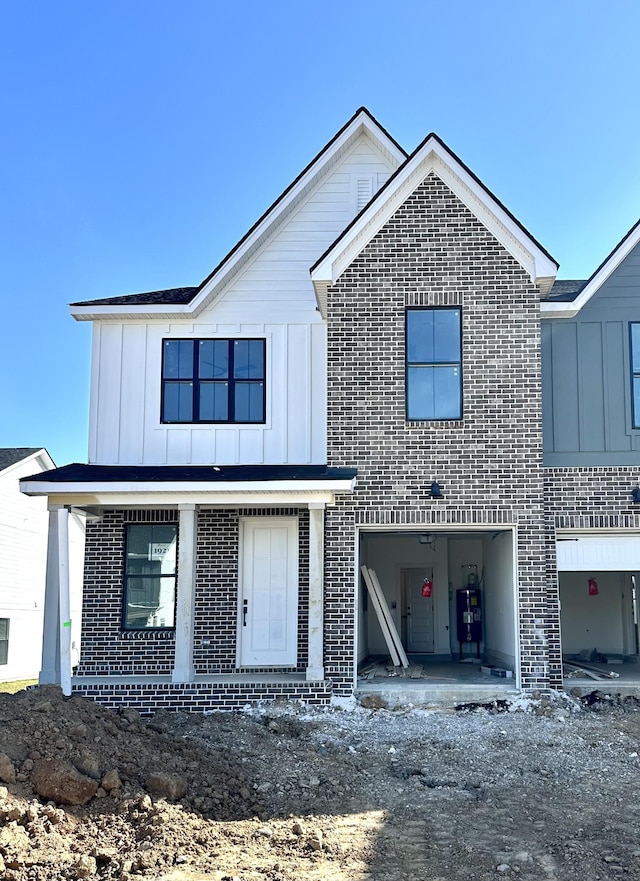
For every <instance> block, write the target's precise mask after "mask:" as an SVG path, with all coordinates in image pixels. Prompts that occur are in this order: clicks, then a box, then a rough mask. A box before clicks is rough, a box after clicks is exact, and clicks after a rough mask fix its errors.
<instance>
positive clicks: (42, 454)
mask: <svg viewBox="0 0 640 881" xmlns="http://www.w3.org/2000/svg"><path fill="white" fill-rule="evenodd" d="M36 459H41V464H42V465H43V466H44V467H43V468H42V471H52V470H53V469H54V468H55V467H56V465H55V462H54V461H53V459H52V458H51V456H50V455H49V453H47V451H46V450H45V448H44V447H40V449H39V450H36V451H35V453H31V454H30V455H29V456H25V457H24V459H18V461H17V462H14V463H13V465H7V467H6V468H0V474H7V473H8V472H9V471H12V470H13V469H14V468H17V467H18V466H19V465H24V464H25V462H35V460H36Z"/></svg>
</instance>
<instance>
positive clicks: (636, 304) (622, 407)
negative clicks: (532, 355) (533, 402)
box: [542, 245, 640, 467]
mask: <svg viewBox="0 0 640 881" xmlns="http://www.w3.org/2000/svg"><path fill="white" fill-rule="evenodd" d="M633 321H640V245H639V246H636V248H634V250H633V251H632V252H631V253H630V254H629V256H628V257H627V259H626V260H625V261H624V263H622V265H621V266H620V267H618V269H617V270H616V271H615V272H614V273H612V275H611V277H610V278H609V279H608V280H607V281H606V282H605V283H604V284H603V286H602V287H601V289H600V290H599V291H598V292H597V294H595V296H594V297H593V299H592V300H591V301H590V302H589V303H588V304H587V305H586V306H584V307H583V309H582V310H581V311H580V313H579V314H578V315H577V316H576V317H575V318H573V319H555V320H551V319H544V320H543V321H542V378H543V387H542V404H543V408H542V414H543V429H544V464H545V465H547V466H558V467H562V466H564V467H571V466H581V465H583V466H586V467H589V466H599V465H600V466H604V465H631V464H636V463H637V462H638V451H640V430H639V429H633V428H632V421H631V362H630V352H629V323H630V322H633Z"/></svg>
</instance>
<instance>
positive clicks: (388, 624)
mask: <svg viewBox="0 0 640 881" xmlns="http://www.w3.org/2000/svg"><path fill="white" fill-rule="evenodd" d="M360 569H361V571H362V574H363V575H364V578H365V582H366V583H367V587H368V588H369V582H370V583H371V587H370V588H369V593H370V594H371V597H372V599H373V604H374V607H375V609H376V614H377V615H378V620H379V621H380V626H381V627H382V628H383V633H384V634H386V633H388V634H389V638H390V640H391V642H392V644H393V647H394V651H395V657H397V658H398V660H397V662H396V660H395V658H394V654H393V653H391V658H392V660H393V662H394V664H396V666H399V665H402V666H403V667H408V666H409V659H408V658H407V655H406V652H405V650H404V648H403V645H402V640H401V639H400V635H399V633H398V631H397V630H396V625H395V623H394V620H393V618H392V617H391V612H390V611H389V607H388V605H387V601H386V599H385V597H384V593H383V592H382V588H381V587H380V582H379V581H378V576H377V575H376V573H375V572H374V571H373V569H367V567H366V566H361V567H360ZM365 573H366V574H365ZM374 597H375V599H374ZM378 609H379V610H380V612H378ZM380 616H382V619H384V626H383V622H382V620H381V617H380ZM385 641H387V637H386V635H385ZM387 647H389V642H387Z"/></svg>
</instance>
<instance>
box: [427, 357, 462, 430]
mask: <svg viewBox="0 0 640 881" xmlns="http://www.w3.org/2000/svg"><path fill="white" fill-rule="evenodd" d="M433 391H434V402H433V409H434V419H459V418H460V416H461V415H462V413H461V409H460V368H459V367H436V368H434V371H433Z"/></svg>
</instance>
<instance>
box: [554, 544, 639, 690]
mask: <svg viewBox="0 0 640 881" xmlns="http://www.w3.org/2000/svg"><path fill="white" fill-rule="evenodd" d="M556 549H557V566H558V583H559V592H560V630H561V639H562V656H563V665H564V680H565V685H575V684H576V683H577V681H578V680H580V682H581V683H582V682H583V681H584V682H586V683H587V684H588V685H589V686H590V687H591V688H593V687H595V683H594V680H596V681H597V682H598V686H597V687H598V688H600V687H601V685H602V686H609V688H608V690H611V688H612V687H613V686H614V685H617V686H624V685H625V684H626V685H629V684H631V683H634V682H636V683H639V682H640V665H639V664H638V661H639V658H640V654H639V652H640V608H639V602H640V594H639V589H640V574H639V573H640V537H639V536H635V535H627V536H619V535H607V534H606V533H605V534H603V533H600V534H591V535H589V534H578V535H571V534H569V533H565V534H561V535H560V536H559V537H558V541H557V545H556Z"/></svg>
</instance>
